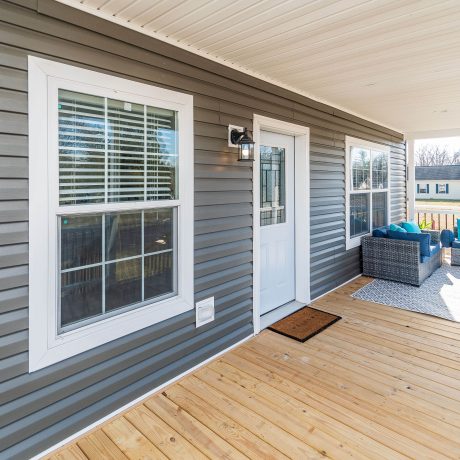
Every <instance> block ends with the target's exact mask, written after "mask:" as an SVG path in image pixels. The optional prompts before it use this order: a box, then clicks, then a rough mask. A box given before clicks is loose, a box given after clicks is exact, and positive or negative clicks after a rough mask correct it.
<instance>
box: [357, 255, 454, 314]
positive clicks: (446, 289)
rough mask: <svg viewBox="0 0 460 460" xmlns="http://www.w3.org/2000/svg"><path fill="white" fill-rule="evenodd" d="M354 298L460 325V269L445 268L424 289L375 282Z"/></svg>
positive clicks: (428, 280)
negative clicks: (437, 317) (435, 317)
mask: <svg viewBox="0 0 460 460" xmlns="http://www.w3.org/2000/svg"><path fill="white" fill-rule="evenodd" d="M352 297H354V298H356V299H361V300H367V301H369V302H375V303H380V304H384V305H389V306H391V307H396V308H401V309H403V310H410V311H416V312H419V313H425V314H427V315H433V316H439V317H440V318H445V319H448V320H451V321H456V322H460V267H452V266H451V265H449V264H444V265H443V266H442V267H441V268H438V270H436V271H435V272H434V273H433V274H432V275H431V276H430V277H429V278H428V279H427V280H425V282H424V283H423V284H422V285H421V286H420V287H416V286H410V285H409V284H403V283H397V282H395V281H387V280H382V279H375V280H373V281H372V282H371V283H369V284H367V285H366V286H364V287H362V288H361V289H359V290H358V291H356V292H354V293H353V294H352Z"/></svg>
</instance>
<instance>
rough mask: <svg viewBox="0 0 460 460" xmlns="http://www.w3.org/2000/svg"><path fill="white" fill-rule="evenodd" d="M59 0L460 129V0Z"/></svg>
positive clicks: (352, 101)
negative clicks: (459, 101)
mask: <svg viewBox="0 0 460 460" xmlns="http://www.w3.org/2000/svg"><path fill="white" fill-rule="evenodd" d="M59 1H60V2H61V3H65V4H67V5H71V6H73V7H75V8H79V9H81V10H84V11H87V12H89V13H91V14H94V15H97V16H99V17H103V18H105V19H108V20H110V21H113V22H116V23H118V24H120V25H123V26H125V27H129V28H131V29H134V30H137V31H138V32H141V33H144V34H146V35H150V36H152V37H156V38H158V39H160V40H163V41H166V42H168V43H171V44H174V45H175V46H178V47H181V48H183V49H186V50H188V51H191V52H193V53H195V54H199V55H201V56H204V57H206V58H208V59H211V60H214V61H216V62H219V63H221V64H224V65H226V66H229V67H232V68H234V69H238V70H241V71H243V72H245V73H247V74H250V75H253V76H257V77H259V78H261V79H263V80H265V81H269V82H271V83H274V84H276V85H278V86H281V87H284V88H287V89H290V90H293V91H295V92H297V93H300V94H303V95H304V96H309V97H312V98H313V99H316V100H317V101H322V102H325V103H327V104H329V105H331V106H333V107H336V108H339V109H343V110H345V111H347V112H349V113H353V114H355V115H359V116H362V117H363V118H366V119H367V120H372V121H376V122H378V123H379V124H383V125H386V126H388V127H392V128H394V129H396V130H397V131H399V132H401V131H404V132H406V133H410V132H414V131H416V132H420V131H432V130H453V129H460V122H459V120H460V104H458V100H459V99H460V85H459V84H458V83H459V81H460V59H458V48H459V47H458V44H459V40H460V28H459V27H458V24H459V22H460V3H459V2H458V0H444V1H429V0H426V1H420V2H414V1H412V0H400V1H398V2H395V1H394V0H379V1H378V2H371V1H363V0H347V1H323V2H320V1H306V0H303V1H302V0H290V1H286V0H270V1H268V2H267V1H266V0H248V1H247V2H240V1H234V0H219V1H215V0H168V1H159V0H109V1H108V0H59ZM238 5H239V6H238ZM275 102H276V101H275Z"/></svg>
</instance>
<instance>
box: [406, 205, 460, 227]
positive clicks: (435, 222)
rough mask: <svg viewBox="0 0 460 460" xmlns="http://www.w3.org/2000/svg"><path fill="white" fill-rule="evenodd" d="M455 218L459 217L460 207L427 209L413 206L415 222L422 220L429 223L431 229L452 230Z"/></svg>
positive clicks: (455, 223) (455, 222) (455, 221)
mask: <svg viewBox="0 0 460 460" xmlns="http://www.w3.org/2000/svg"><path fill="white" fill-rule="evenodd" d="M457 219H460V209H435V208H433V209H427V208H418V207H415V222H417V223H418V224H420V223H422V222H423V221H425V222H427V223H431V228H432V229H433V230H444V229H446V228H447V229H450V230H453V228H454V226H455V227H456V226H457Z"/></svg>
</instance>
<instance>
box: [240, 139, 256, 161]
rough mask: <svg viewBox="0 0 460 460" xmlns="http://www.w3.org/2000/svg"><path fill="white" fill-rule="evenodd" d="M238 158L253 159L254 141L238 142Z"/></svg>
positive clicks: (242, 159) (241, 159) (243, 159)
mask: <svg viewBox="0 0 460 460" xmlns="http://www.w3.org/2000/svg"><path fill="white" fill-rule="evenodd" d="M238 153H239V155H238V160H240V161H253V160H254V143H252V142H243V143H241V144H238Z"/></svg>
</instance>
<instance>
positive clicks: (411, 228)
mask: <svg viewBox="0 0 460 460" xmlns="http://www.w3.org/2000/svg"><path fill="white" fill-rule="evenodd" d="M401 227H402V228H403V229H404V230H406V232H409V233H422V231H421V230H420V227H419V226H418V225H417V224H416V223H415V222H407V221H405V222H401Z"/></svg>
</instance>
